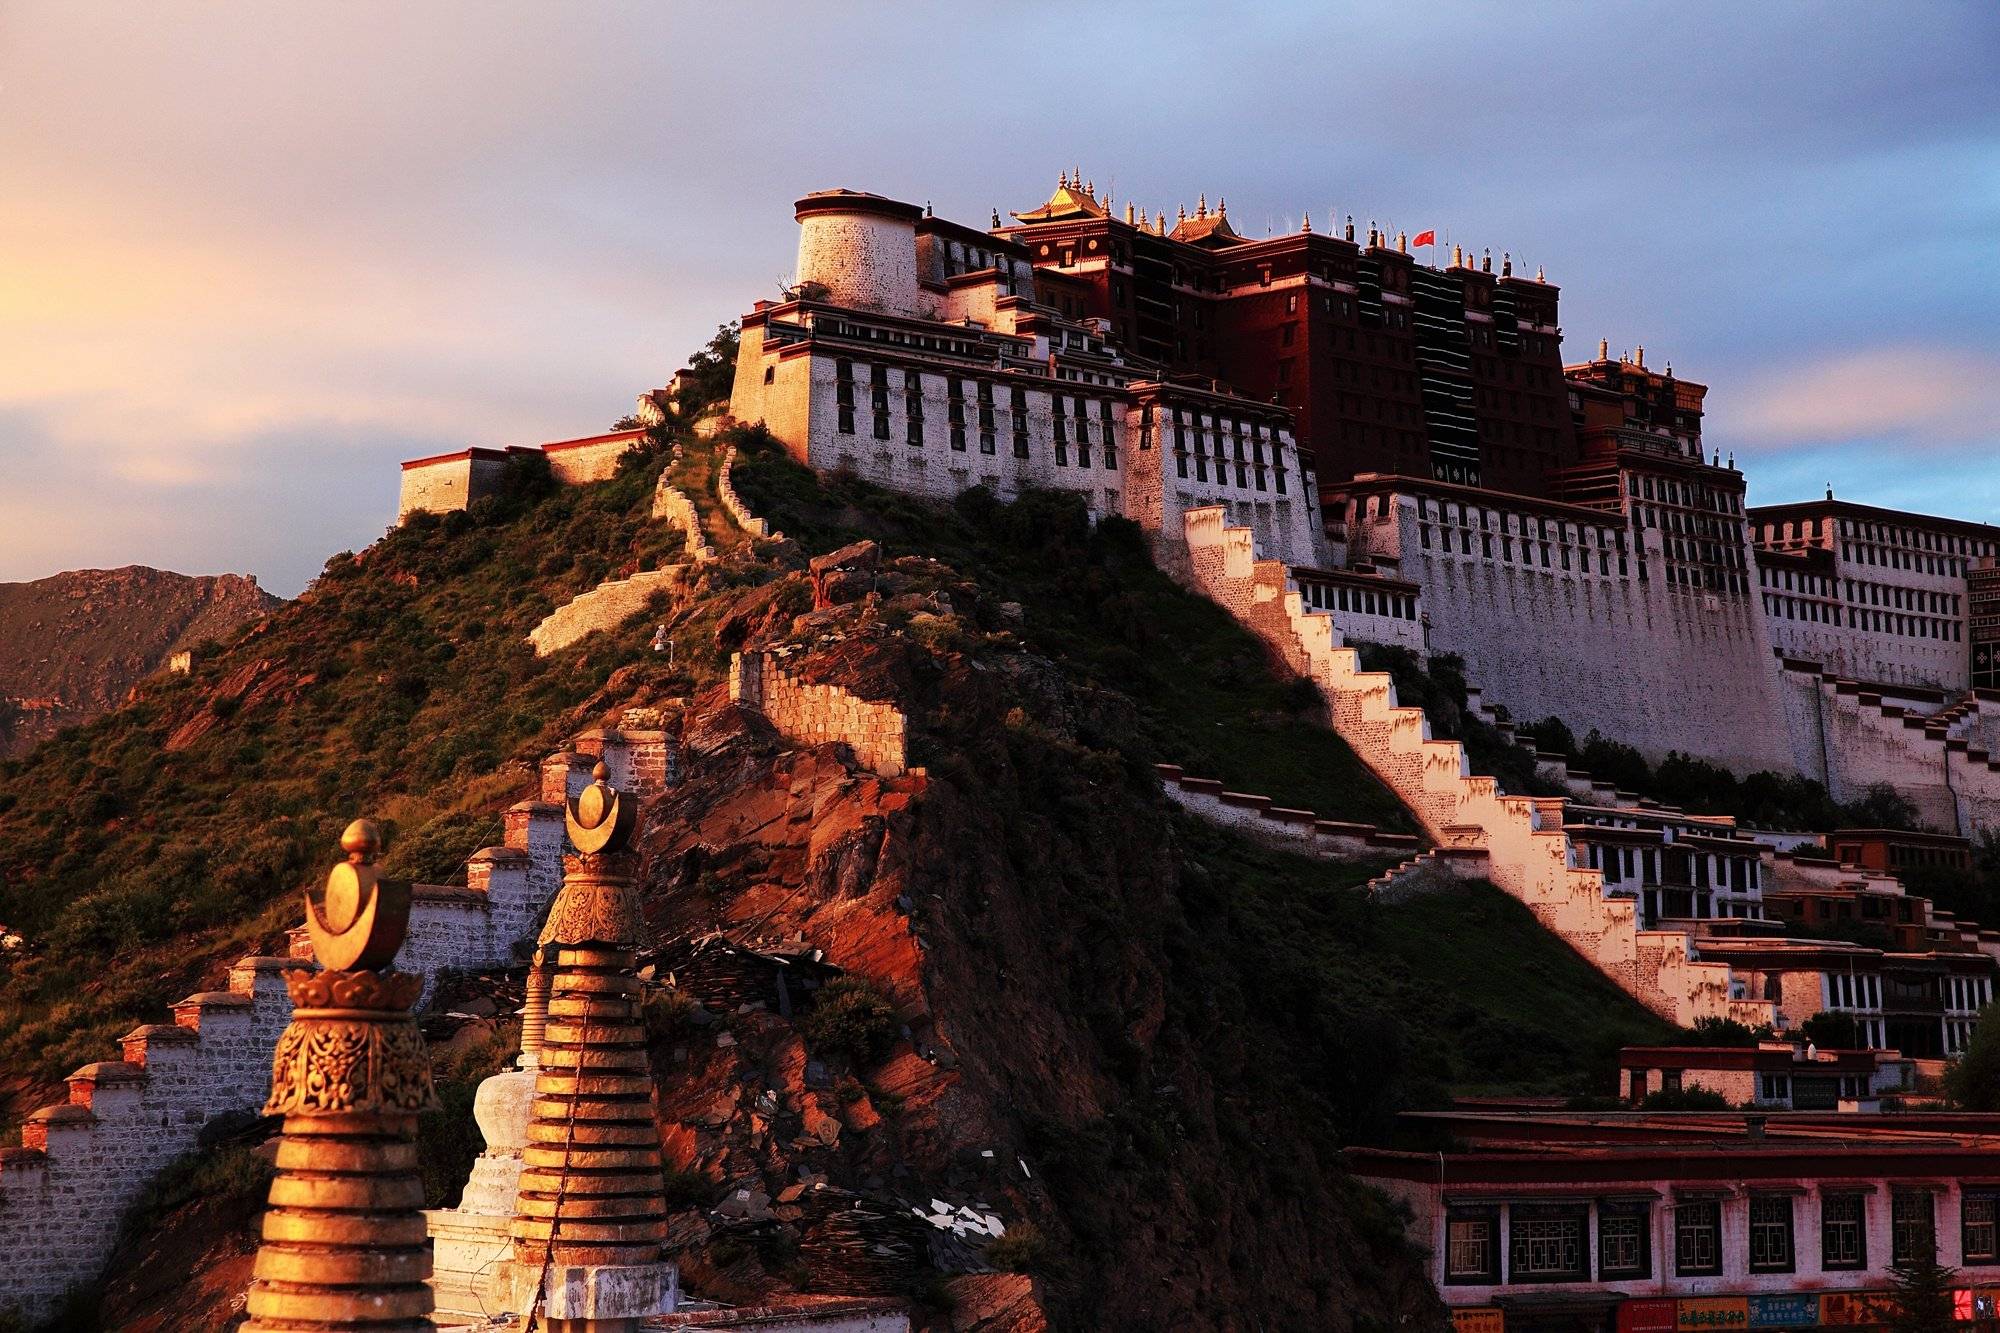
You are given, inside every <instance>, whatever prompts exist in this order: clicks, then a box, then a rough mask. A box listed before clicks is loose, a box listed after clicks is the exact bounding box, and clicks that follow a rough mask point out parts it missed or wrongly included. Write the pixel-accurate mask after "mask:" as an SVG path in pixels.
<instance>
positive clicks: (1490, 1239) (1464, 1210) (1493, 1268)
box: [1444, 1206, 1500, 1287]
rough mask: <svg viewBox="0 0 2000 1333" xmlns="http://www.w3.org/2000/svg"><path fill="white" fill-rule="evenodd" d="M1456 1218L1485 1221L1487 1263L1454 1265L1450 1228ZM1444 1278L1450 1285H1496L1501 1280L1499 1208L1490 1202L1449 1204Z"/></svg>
mask: <svg viewBox="0 0 2000 1333" xmlns="http://www.w3.org/2000/svg"><path fill="white" fill-rule="evenodd" d="M1454 1222H1466V1223H1473V1222H1477V1223H1483V1224H1484V1225H1485V1228H1486V1237H1485V1241H1484V1245H1485V1250H1486V1261H1485V1264H1484V1265H1483V1266H1482V1267H1481V1268H1479V1269H1477V1270H1471V1269H1454V1268H1453V1267H1452V1263H1453V1261H1454V1258H1455V1256H1454V1254H1453V1242H1452V1235H1451V1228H1452V1224H1453V1223H1454ZM1444 1280H1445V1285H1447V1286H1459V1287H1466V1286H1497V1285H1498V1284H1499V1282H1500V1210H1499V1209H1498V1208H1495V1207H1491V1206H1481V1207H1456V1208H1454V1207H1447V1208H1446V1209H1445V1221H1444Z"/></svg>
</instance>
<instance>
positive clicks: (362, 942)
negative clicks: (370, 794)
mask: <svg viewBox="0 0 2000 1333" xmlns="http://www.w3.org/2000/svg"><path fill="white" fill-rule="evenodd" d="M340 846H341V850H343V851H345V852H346V853H347V860H346V861H344V862H342V863H341V864H340V865H337V866H335V867H334V868H333V870H332V872H331V873H330V874H328V875H327V877H326V892H325V893H324V894H323V895H322V896H321V900H320V902H319V903H317V904H315V903H314V902H313V900H312V896H311V895H310V894H308V895H307V896H306V933H307V935H308V936H309V937H310V938H311V940H312V946H313V954H314V956H315V957H317V958H318V959H319V963H320V966H321V967H324V968H326V969H327V970H328V971H329V972H344V971H347V970H349V969H352V968H379V967H387V966H388V965H389V964H390V963H392V962H394V961H395V958H396V953H397V951H398V950H400V949H401V948H402V947H403V936H404V935H405V934H406V933H407V932H408V930H409V926H410V887H409V885H407V884H385V883H384V882H383V881H382V875H381V872H380V871H378V870H377V869H376V868H375V857H376V855H377V854H378V853H379V852H380V851H381V850H382V831H381V830H380V829H378V828H377V827H376V826H375V824H374V822H373V821H372V820H367V819H357V820H355V821H354V822H353V823H351V824H349V825H348V826H347V829H346V831H345V832H343V833H342V834H341V835H340Z"/></svg>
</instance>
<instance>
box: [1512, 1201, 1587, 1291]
mask: <svg viewBox="0 0 2000 1333" xmlns="http://www.w3.org/2000/svg"><path fill="white" fill-rule="evenodd" d="M1507 1280H1508V1281H1509V1282H1588V1281H1589V1280H1590V1209H1589V1207H1588V1206H1587V1205H1585V1204H1580V1203H1517V1204H1514V1205H1513V1206H1512V1207H1511V1208H1509V1209H1508V1216H1507Z"/></svg>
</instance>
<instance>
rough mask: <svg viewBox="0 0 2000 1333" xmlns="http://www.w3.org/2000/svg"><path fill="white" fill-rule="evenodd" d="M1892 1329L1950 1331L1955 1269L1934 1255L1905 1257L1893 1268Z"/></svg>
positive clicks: (1898, 1332) (1889, 1320)
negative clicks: (1940, 1261) (1952, 1286)
mask: <svg viewBox="0 0 2000 1333" xmlns="http://www.w3.org/2000/svg"><path fill="white" fill-rule="evenodd" d="M1889 1271H1890V1279H1889V1284H1890V1292H1889V1308H1888V1310H1887V1311H1886V1312H1885V1313H1886V1315H1887V1320H1886V1324H1885V1326H1886V1327H1887V1328H1888V1330H1889V1333H1951V1330H1952V1329H1953V1327H1954V1326H1955V1325H1954V1321H1953V1319H1952V1308H1951V1283H1952V1279H1953V1278H1954V1277H1955V1276H1957V1274H1956V1272H1955V1270H1953V1269H1950V1268H1946V1267H1945V1266H1944V1265H1943V1264H1941V1263H1939V1262H1938V1261H1937V1259H1936V1257H1935V1256H1932V1257H1927V1258H1913V1259H1906V1260H1904V1261H1903V1262H1902V1263H1899V1264H1896V1265H1895V1266H1894V1267H1893V1268H1891V1269H1890V1270H1889Z"/></svg>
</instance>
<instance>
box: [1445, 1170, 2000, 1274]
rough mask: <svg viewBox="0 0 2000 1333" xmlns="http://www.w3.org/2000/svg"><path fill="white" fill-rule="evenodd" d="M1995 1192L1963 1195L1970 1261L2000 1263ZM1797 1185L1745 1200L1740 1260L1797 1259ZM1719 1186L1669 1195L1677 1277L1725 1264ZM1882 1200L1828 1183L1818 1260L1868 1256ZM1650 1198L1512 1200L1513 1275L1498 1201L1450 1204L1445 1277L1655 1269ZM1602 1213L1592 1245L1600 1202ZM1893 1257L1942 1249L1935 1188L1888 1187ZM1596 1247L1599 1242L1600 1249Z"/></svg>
mask: <svg viewBox="0 0 2000 1333" xmlns="http://www.w3.org/2000/svg"><path fill="white" fill-rule="evenodd" d="M1995 1201H1996V1195H1995V1194H1994V1193H1991V1192H1982V1191H1968V1192H1966V1193H1965V1194H1964V1195H1963V1196H1962V1198H1961V1202H1960V1217H1959V1236H1960V1243H1961V1247H1962V1250H1961V1254H1962V1260H1961V1261H1962V1262H1963V1263H1964V1264H1966V1265H1985V1264H1995V1263H2000V1249H1996V1234H1995V1211H1996V1210H1995ZM1805 1202H1806V1201H1805V1200H1804V1199H1803V1198H1802V1197H1800V1196H1799V1195H1797V1194H1793V1193H1778V1192H1771V1193H1756V1192H1753V1193H1751V1194H1750V1195H1749V1196H1748V1198H1747V1199H1746V1200H1745V1201H1744V1203H1743V1207H1744V1210H1745V1214H1746V1216H1745V1217H1744V1219H1743V1221H1744V1224H1745V1225H1744V1250H1743V1252H1742V1254H1741V1256H1740V1257H1741V1259H1742V1265H1743V1267H1744V1268H1745V1269H1746V1270H1747V1271H1748V1272H1751V1273H1792V1272H1796V1271H1797V1269H1798V1253H1797V1248H1798V1236H1797V1230H1798V1216H1799V1214H1800V1213H1801V1212H1806V1213H1807V1216H1808V1219H1809V1220H1813V1219H1812V1217H1811V1210H1810V1208H1809V1207H1808V1208H1801V1206H1800V1205H1801V1204H1804V1203H1805ZM1729 1203H1730V1201H1729V1200H1726V1199H1725V1198H1723V1197H1721V1196H1716V1197H1702V1196H1701V1195H1699V1194H1686V1195H1681V1196H1679V1197H1677V1198H1675V1199H1674V1201H1673V1202H1672V1203H1671V1204H1669V1205H1666V1206H1667V1209H1668V1213H1669V1217H1668V1227H1669V1230H1670V1240H1671V1245H1672V1254H1671V1255H1670V1256H1667V1263H1666V1265H1665V1266H1666V1267H1668V1268H1670V1270H1671V1272H1672V1275H1673V1276H1675V1277H1715V1276H1719V1275H1721V1273H1722V1272H1723V1270H1724V1267H1725V1255H1724V1251H1723V1246H1724V1243H1725V1242H1724V1229H1723V1210H1724V1208H1725V1206H1728V1205H1729ZM1879 1206H1881V1205H1880V1204H1879V1203H1876V1202H1875V1200H1874V1198H1873V1196H1871V1195H1870V1194H1867V1193H1863V1192H1859V1191H1842V1190H1837V1189H1828V1190H1824V1191H1822V1192H1821V1193H1820V1195H1819V1199H1818V1208H1817V1213H1818V1217H1817V1219H1816V1220H1817V1222H1818V1228H1819V1235H1818V1247H1819V1267H1820V1269H1821V1270H1822V1271H1826V1272H1847V1271H1855V1270H1860V1269H1865V1268H1867V1267H1868V1262H1869V1256H1868V1215H1869V1212H1870V1210H1871V1208H1873V1207H1879ZM1653 1208H1654V1204H1653V1203H1652V1201H1650V1200H1634V1201H1620V1200H1612V1199H1605V1200H1601V1201H1599V1202H1598V1203H1597V1204H1596V1205H1595V1207H1594V1208H1593V1206H1592V1205H1591V1204H1589V1203H1568V1202H1563V1203H1513V1204H1508V1205H1506V1209H1505V1211H1506V1221H1507V1230H1506V1253H1505V1259H1506V1264H1505V1269H1504V1277H1503V1270H1502V1264H1501V1259H1502V1252H1501V1239H1502V1234H1501V1212H1502V1208H1501V1206H1500V1205H1498V1204H1493V1205H1481V1206H1453V1207H1451V1208H1449V1209H1448V1210H1447V1213H1446V1222H1445V1281H1446V1282H1447V1283H1453V1284H1460V1285H1465V1284H1478V1285H1484V1286H1497V1285H1500V1284H1502V1282H1503V1281H1504V1282H1505V1283H1507V1284H1517V1283H1538V1282H1589V1281H1592V1280H1593V1276H1592V1270H1593V1263H1592V1260H1593V1257H1594V1258H1595V1265H1594V1267H1595V1279H1596V1280H1598V1281H1626V1280H1633V1279H1649V1278H1651V1277H1652V1276H1653V1268H1654V1255H1653V1253H1652V1248H1653ZM1593 1212H1594V1213H1595V1220H1596V1227H1595V1232H1596V1236H1595V1245H1593V1244H1592V1234H1591V1233H1592V1226H1591V1222H1592V1214H1593ZM1889 1212H1890V1217H1889V1235H1890V1250H1891V1253H1890V1256H1889V1257H1890V1261H1891V1262H1892V1263H1906V1262H1911V1261H1918V1260H1925V1259H1933V1258H1935V1257H1936V1252H1937V1234H1936V1220H1935V1205H1934V1199H1933V1196H1932V1194H1931V1192H1930V1191H1929V1190H1922V1189H1909V1190H1894V1191H1892V1192H1891V1193H1890V1196H1889ZM1593 1252H1594V1254H1593Z"/></svg>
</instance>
